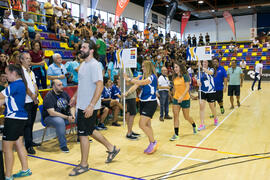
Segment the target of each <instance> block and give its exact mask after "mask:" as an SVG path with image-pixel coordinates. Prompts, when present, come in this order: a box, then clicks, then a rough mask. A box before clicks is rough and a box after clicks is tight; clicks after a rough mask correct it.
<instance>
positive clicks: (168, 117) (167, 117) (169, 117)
mask: <svg viewBox="0 0 270 180" xmlns="http://www.w3.org/2000/svg"><path fill="white" fill-rule="evenodd" d="M164 119H172V117H171V116H169V115H168V116H165V117H164Z"/></svg>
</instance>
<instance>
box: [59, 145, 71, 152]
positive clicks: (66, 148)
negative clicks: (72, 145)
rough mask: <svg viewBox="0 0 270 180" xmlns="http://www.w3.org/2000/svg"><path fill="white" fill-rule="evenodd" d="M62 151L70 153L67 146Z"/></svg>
mask: <svg viewBox="0 0 270 180" xmlns="http://www.w3.org/2000/svg"><path fill="white" fill-rule="evenodd" d="M61 151H63V152H64V153H69V149H68V147H67V146H64V147H61Z"/></svg>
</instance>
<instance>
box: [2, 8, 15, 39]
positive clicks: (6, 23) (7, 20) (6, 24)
mask: <svg viewBox="0 0 270 180" xmlns="http://www.w3.org/2000/svg"><path fill="white" fill-rule="evenodd" d="M13 22H14V19H12V18H11V17H10V11H9V10H5V14H4V16H2V17H1V19H0V23H1V24H2V28H3V29H2V33H4V36H5V37H8V36H7V34H8V33H9V29H10V28H11V27H12V23H13Z"/></svg>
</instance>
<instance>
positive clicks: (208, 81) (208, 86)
mask: <svg viewBox="0 0 270 180" xmlns="http://www.w3.org/2000/svg"><path fill="white" fill-rule="evenodd" d="M208 71H211V72H213V73H214V69H213V68H208ZM198 77H199V75H198ZM199 80H200V82H201V84H202V85H201V99H203V100H206V101H207V102H209V103H212V102H215V100H216V98H215V94H216V90H215V83H214V77H213V75H210V74H207V73H205V72H201V79H199Z"/></svg>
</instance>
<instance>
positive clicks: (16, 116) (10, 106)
mask: <svg viewBox="0 0 270 180" xmlns="http://www.w3.org/2000/svg"><path fill="white" fill-rule="evenodd" d="M1 93H2V94H3V95H4V96H5V106H6V108H5V112H4V115H5V123H4V130H3V140H5V141H16V140H18V139H19V137H20V136H23V134H24V127H25V123H26V120H27V119H28V114H27V112H26V111H25V109H24V105H25V97H26V88H25V85H24V82H23V81H22V79H18V80H16V81H14V82H11V83H10V84H9V85H8V87H6V88H5V89H4V90H3V91H2V92H1Z"/></svg>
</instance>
